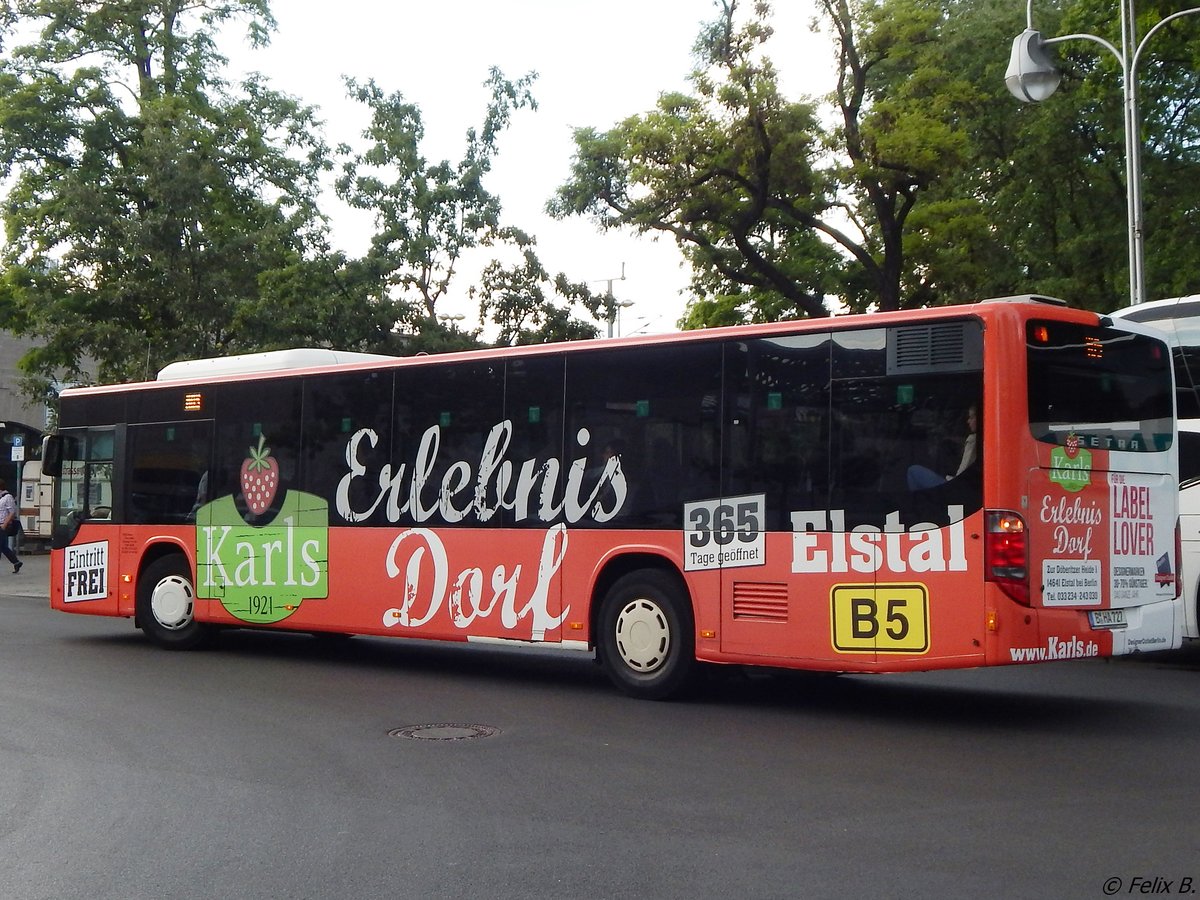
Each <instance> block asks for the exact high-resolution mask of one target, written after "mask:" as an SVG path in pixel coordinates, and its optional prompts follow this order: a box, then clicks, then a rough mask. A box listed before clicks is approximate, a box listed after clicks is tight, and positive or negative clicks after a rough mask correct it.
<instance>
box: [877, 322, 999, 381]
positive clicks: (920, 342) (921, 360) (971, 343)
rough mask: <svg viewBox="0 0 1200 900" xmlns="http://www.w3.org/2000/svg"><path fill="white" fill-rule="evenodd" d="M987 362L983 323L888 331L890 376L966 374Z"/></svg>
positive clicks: (920, 326)
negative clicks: (980, 325)
mask: <svg viewBox="0 0 1200 900" xmlns="http://www.w3.org/2000/svg"><path fill="white" fill-rule="evenodd" d="M982 363H983V341H982V337H981V335H980V330H979V323H978V322H975V321H973V320H970V321H961V322H936V323H933V324H930V325H900V326H897V327H895V328H889V329H888V342H887V372H888V374H889V375H906V374H920V373H923V372H966V371H972V370H976V369H978V368H979V367H980V366H981V365H982Z"/></svg>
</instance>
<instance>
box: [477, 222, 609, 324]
mask: <svg viewBox="0 0 1200 900" xmlns="http://www.w3.org/2000/svg"><path fill="white" fill-rule="evenodd" d="M508 238H509V240H510V241H511V242H512V243H513V244H514V245H516V246H517V247H519V248H520V251H521V253H520V261H519V262H516V263H506V262H503V261H501V260H498V259H497V260H492V261H491V262H490V263H488V265H487V266H486V267H485V268H484V270H483V272H482V274H481V276H480V283H479V287H478V288H477V289H473V291H472V292H473V295H474V296H476V297H477V298H478V299H479V317H480V318H481V319H490V320H491V321H493V322H495V323H496V324H497V325H499V326H500V333H499V336H498V337H497V340H496V344H497V345H498V346H510V345H516V344H545V343H550V342H553V341H579V340H589V339H591V338H595V337H599V336H600V332H599V329H597V327H596V326H595V325H593V324H592V323H591V322H589V321H587V320H588V319H589V318H590V319H593V320H599V319H600V317H601V316H602V315H603V314H604V313H605V311H606V310H605V307H604V298H602V297H600V296H597V295H594V294H592V293H591V291H590V290H589V289H588V287H587V285H585V284H577V283H572V282H570V281H569V280H568V279H567V277H566V275H563V274H561V273H560V274H559V275H557V276H556V277H553V278H552V277H551V276H550V273H549V272H547V271H546V269H545V267H544V266H543V265H542V263H541V261H540V260H539V259H538V257H537V254H536V253H535V252H534V243H535V242H534V239H533V238H532V237H530V236H529V235H527V234H525V233H524V232H521V231H519V230H517V229H510V231H509V234H508ZM577 313H579V314H578V315H577Z"/></svg>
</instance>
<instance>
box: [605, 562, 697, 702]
mask: <svg viewBox="0 0 1200 900" xmlns="http://www.w3.org/2000/svg"><path fill="white" fill-rule="evenodd" d="M598 627H599V638H598V640H597V649H598V651H599V654H600V661H601V663H602V664H603V665H604V670H605V673H606V674H607V675H608V677H609V678H610V679H611V680H612V682H613V684H615V685H616V686H617V687H618V688H620V689H621V690H622V691H624V692H625V693H626V694H629V695H630V696H632V697H637V698H639V699H642V700H665V699H667V698H669V697H673V696H678V695H679V694H680V693H682V692H683V691H684V690H685V689H686V688H687V687H688V686H689V684H690V683H691V682H692V680H693V678H694V676H695V673H696V653H695V635H694V634H693V629H692V615H691V608H690V604H689V603H688V600H687V595H686V593H685V591H684V590H683V588H682V587H681V586H680V585H679V584H678V581H677V579H675V578H672V577H671V576H670V575H669V574H668V573H666V572H661V571H656V570H653V569H646V570H641V571H636V572H630V573H629V574H627V575H624V576H622V577H621V578H619V579H617V581H616V582H615V583H614V584H613V585H612V587H611V588H609V589H608V592H607V593H606V594H605V595H604V599H603V600H602V601H601V604H600V615H599V619H598Z"/></svg>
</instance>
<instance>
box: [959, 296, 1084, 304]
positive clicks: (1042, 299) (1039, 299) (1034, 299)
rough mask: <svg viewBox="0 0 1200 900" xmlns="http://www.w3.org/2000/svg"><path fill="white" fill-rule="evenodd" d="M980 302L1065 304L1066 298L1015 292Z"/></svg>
mask: <svg viewBox="0 0 1200 900" xmlns="http://www.w3.org/2000/svg"><path fill="white" fill-rule="evenodd" d="M979 302H980V303H1048V304H1049V305H1050V306H1066V305H1067V301H1066V300H1060V299H1059V298H1058V297H1047V296H1045V295H1044V294H1017V295H1016V296H1013V297H989V298H988V299H986V300H980V301H979Z"/></svg>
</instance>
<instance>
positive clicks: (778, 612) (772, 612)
mask: <svg viewBox="0 0 1200 900" xmlns="http://www.w3.org/2000/svg"><path fill="white" fill-rule="evenodd" d="M733 617H734V618H735V619H752V620H754V621H758V622H786V621H787V620H788V590H787V585H786V584H763V583H760V582H753V581H735V582H734V583H733Z"/></svg>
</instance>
